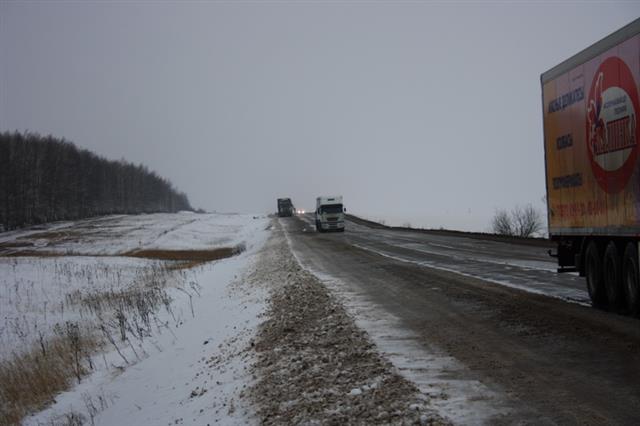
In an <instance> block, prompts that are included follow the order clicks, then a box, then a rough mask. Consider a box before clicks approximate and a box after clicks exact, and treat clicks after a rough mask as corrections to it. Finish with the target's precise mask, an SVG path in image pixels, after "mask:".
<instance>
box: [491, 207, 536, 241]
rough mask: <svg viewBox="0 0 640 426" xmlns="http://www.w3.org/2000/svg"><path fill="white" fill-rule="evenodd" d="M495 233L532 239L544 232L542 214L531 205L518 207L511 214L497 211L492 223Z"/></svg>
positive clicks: (501, 210)
mask: <svg viewBox="0 0 640 426" xmlns="http://www.w3.org/2000/svg"><path fill="white" fill-rule="evenodd" d="M491 228H492V229H493V232H494V233H496V234H499V235H515V236H517V237H523V238H527V237H531V236H533V235H534V234H536V233H538V232H540V231H541V230H542V219H541V216H540V212H539V211H538V210H536V208H535V207H533V205H531V204H527V205H525V206H524V207H523V206H516V207H514V208H513V210H511V213H509V212H508V211H506V210H503V209H500V210H497V211H496V214H495V215H494V216H493V219H492V221H491Z"/></svg>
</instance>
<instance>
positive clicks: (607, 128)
mask: <svg viewBox="0 0 640 426" xmlns="http://www.w3.org/2000/svg"><path fill="white" fill-rule="evenodd" d="M638 57H640V19H636V20H635V21H633V22H631V23H630V24H629V25H627V26H625V27H623V28H622V29H620V30H618V31H616V32H614V33H613V34H611V35H609V36H607V37H605V38H604V39H602V40H600V41H598V42H597V43H595V44H593V45H592V46H591V47H589V48H587V49H585V50H583V51H582V52H580V53H578V54H576V55H574V56H573V57H571V58H569V59H567V60H566V61H564V62H562V63H561V64H559V65H557V66H556V67H554V68H552V69H550V70H549V71H547V72H545V73H543V74H542V75H541V76H540V81H541V85H542V108H543V123H544V150H545V169H546V170H545V171H546V188H547V215H548V221H549V236H550V238H551V240H553V241H555V242H556V243H557V245H558V251H557V253H556V254H552V255H553V256H555V257H557V259H558V272H572V271H577V272H578V273H579V274H580V275H581V276H585V277H586V281H587V289H588V291H589V297H590V298H591V302H592V305H593V306H595V307H598V308H603V309H608V310H611V311H615V312H621V313H627V314H631V315H638V314H640V283H639V281H638V253H639V250H638V244H639V242H640V167H639V155H638V151H639V149H640V148H639V147H638V139H639V138H640V127H638V115H637V114H638V112H640V103H639V99H638V97H639V92H638V81H639V80H640V67H639V66H638Z"/></svg>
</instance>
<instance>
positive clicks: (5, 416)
mask: <svg viewBox="0 0 640 426" xmlns="http://www.w3.org/2000/svg"><path fill="white" fill-rule="evenodd" d="M78 345H80V346H78ZM97 345H98V343H97V341H96V340H95V339H93V338H91V337H87V336H82V338H81V340H80V342H77V341H74V340H73V338H72V337H70V336H69V335H67V334H61V335H59V336H56V337H55V338H53V339H50V340H49V341H47V342H46V344H45V343H43V344H42V345H41V346H40V347H35V348H33V349H32V350H31V351H29V352H27V353H24V354H21V355H16V356H14V357H13V359H10V360H7V361H3V362H0V424H2V425H19V424H20V422H21V420H22V419H23V418H24V417H25V416H26V415H27V414H29V413H32V412H35V411H37V410H39V409H42V408H44V407H45V406H46V405H47V404H49V403H51V402H52V400H53V397H54V396H55V395H57V394H58V393H60V392H62V391H64V390H66V389H69V388H70V387H71V385H72V384H73V382H74V380H77V377H80V376H82V375H84V374H86V373H87V368H88V366H87V365H85V364H86V363H85V362H83V361H84V358H82V359H81V360H80V362H78V360H77V358H76V354H77V353H78V351H80V352H81V354H82V355H83V357H84V356H85V354H89V353H91V352H93V351H95V350H96V349H97Z"/></svg>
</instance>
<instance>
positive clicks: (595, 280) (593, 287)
mask: <svg viewBox="0 0 640 426" xmlns="http://www.w3.org/2000/svg"><path fill="white" fill-rule="evenodd" d="M584 269H585V276H586V278H587V290H588V291H589V297H590V298H591V305H593V307H595V308H602V307H604V306H605V303H604V302H605V300H606V294H605V290H604V283H603V279H602V258H601V257H600V250H599V249H598V245H597V244H596V242H595V241H591V242H590V243H589V245H588V246H587V251H586V252H585V255H584Z"/></svg>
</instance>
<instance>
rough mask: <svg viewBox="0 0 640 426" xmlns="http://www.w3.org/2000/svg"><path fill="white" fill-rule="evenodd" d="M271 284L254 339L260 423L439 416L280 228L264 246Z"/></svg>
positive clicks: (407, 420) (434, 420)
mask: <svg viewBox="0 0 640 426" xmlns="http://www.w3.org/2000/svg"><path fill="white" fill-rule="evenodd" d="M265 255H266V257H267V258H266V259H265V261H264V263H263V264H262V267H263V268H264V272H263V274H264V276H265V277H268V280H269V281H270V283H271V285H272V288H271V290H270V291H271V296H270V301H269V310H268V313H267V320H266V321H265V322H264V323H263V324H262V325H261V327H260V331H259V334H258V336H257V339H256V341H255V343H254V344H255V349H256V350H257V353H258V360H257V362H256V364H255V367H254V369H255V374H254V376H255V377H257V382H256V384H255V385H254V387H253V388H252V390H251V397H252V399H253V400H254V401H256V403H257V404H258V408H257V412H258V415H259V417H260V422H261V423H264V424H446V422H445V421H444V420H443V419H442V418H440V417H439V416H438V415H437V414H436V413H435V412H434V411H433V410H431V409H430V408H429V400H428V397H426V396H425V395H424V394H421V393H420V392H419V391H418V389H417V388H416V387H415V385H413V384H412V383H411V382H409V381H407V380H406V379H404V378H403V377H401V376H400V375H399V374H398V373H397V372H396V371H395V369H394V367H393V366H392V365H391V364H390V363H389V362H388V361H386V360H384V359H383V358H381V357H380V355H379V354H378V353H377V351H376V349H375V346H373V345H372V344H371V342H370V340H369V338H368V336H367V334H366V333H365V332H363V331H362V330H361V329H359V328H358V327H357V326H356V325H355V323H354V321H353V319H352V318H351V317H350V316H348V314H347V313H346V311H345V309H344V307H343V306H342V305H341V304H340V303H339V301H338V300H337V299H336V298H335V297H333V296H332V295H331V294H330V293H329V291H328V290H327V288H326V287H325V286H324V285H323V284H322V283H321V282H320V281H319V280H318V279H317V278H316V277H315V276H313V275H311V274H310V273H308V272H306V271H305V270H303V269H302V268H301V267H300V265H299V264H298V262H297V261H296V260H295V259H294V258H293V256H292V255H291V252H290V251H289V248H288V247H287V244H286V240H285V239H284V237H283V236H282V233H281V231H276V233H275V235H274V237H273V238H272V239H271V240H270V242H269V249H268V250H267V251H265Z"/></svg>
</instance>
